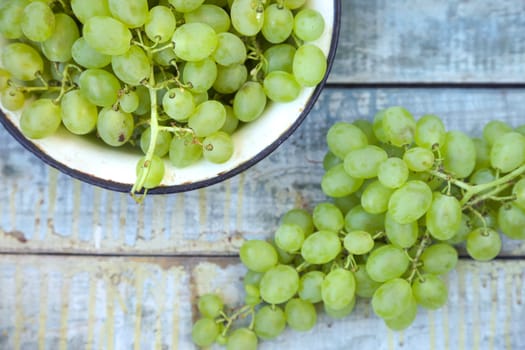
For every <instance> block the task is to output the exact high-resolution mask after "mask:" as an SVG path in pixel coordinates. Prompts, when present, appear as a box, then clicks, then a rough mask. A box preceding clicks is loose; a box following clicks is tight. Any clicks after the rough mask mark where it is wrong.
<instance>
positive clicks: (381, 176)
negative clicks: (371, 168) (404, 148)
mask: <svg viewBox="0 0 525 350" xmlns="http://www.w3.org/2000/svg"><path fill="white" fill-rule="evenodd" d="M377 179H378V180H379V182H380V183H381V184H383V186H386V187H389V188H399V187H401V186H403V185H404V184H405V183H406V181H407V180H408V166H407V163H405V162H404V161H403V159H400V158H397V157H392V158H388V159H387V160H385V161H384V162H382V163H381V164H379V168H378V169H377Z"/></svg>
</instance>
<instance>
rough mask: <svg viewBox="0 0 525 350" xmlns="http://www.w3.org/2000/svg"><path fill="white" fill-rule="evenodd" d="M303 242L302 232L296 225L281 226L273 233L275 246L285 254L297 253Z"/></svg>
mask: <svg viewBox="0 0 525 350" xmlns="http://www.w3.org/2000/svg"><path fill="white" fill-rule="evenodd" d="M303 241H304V231H303V229H302V228H301V226H299V225H296V224H281V225H280V226H279V227H278V228H277V231H276V232H275V244H276V245H277V246H278V247H279V248H281V249H282V250H284V251H285V252H287V253H295V252H297V251H299V250H300V249H301V246H302V245H303Z"/></svg>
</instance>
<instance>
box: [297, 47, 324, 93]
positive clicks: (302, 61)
mask: <svg viewBox="0 0 525 350" xmlns="http://www.w3.org/2000/svg"><path fill="white" fill-rule="evenodd" d="M326 70H327V62H326V56H325V54H324V52H323V51H322V50H321V49H320V48H318V47H317V46H315V45H311V44H305V45H303V46H300V47H299V48H298V49H297V51H296V52H295V56H294V58H293V64H292V71H293V75H294V76H295V79H297V82H298V83H299V84H301V85H302V86H307V87H308V86H315V85H317V84H319V83H320V82H321V81H322V80H323V78H324V76H325V73H326Z"/></svg>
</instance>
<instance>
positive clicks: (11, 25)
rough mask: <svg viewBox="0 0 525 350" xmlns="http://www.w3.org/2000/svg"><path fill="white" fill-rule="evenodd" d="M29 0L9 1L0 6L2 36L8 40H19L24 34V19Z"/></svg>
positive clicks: (0, 32)
mask: <svg viewBox="0 0 525 350" xmlns="http://www.w3.org/2000/svg"><path fill="white" fill-rule="evenodd" d="M28 4H29V0H7V1H3V2H2V3H1V4H0V35H2V36H3V37H4V38H6V39H19V38H21V37H22V36H23V35H24V33H23V32H22V17H23V16H24V9H25V8H26V6H27V5H28Z"/></svg>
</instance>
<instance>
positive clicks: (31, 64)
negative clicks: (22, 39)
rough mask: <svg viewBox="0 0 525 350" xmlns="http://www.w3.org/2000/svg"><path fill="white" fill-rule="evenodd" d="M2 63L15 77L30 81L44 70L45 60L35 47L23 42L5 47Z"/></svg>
mask: <svg viewBox="0 0 525 350" xmlns="http://www.w3.org/2000/svg"><path fill="white" fill-rule="evenodd" d="M2 51H3V52H2V64H3V67H4V69H6V70H7V71H8V72H9V74H11V75H12V76H13V77H14V78H15V79H19V80H24V81H29V80H33V79H35V78H36V76H37V74H39V73H42V72H43V71H44V61H43V60H42V57H41V56H40V54H39V53H38V51H36V50H35V49H34V48H32V47H31V46H29V45H27V44H23V43H11V44H8V45H7V46H5V47H3V50H2Z"/></svg>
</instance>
